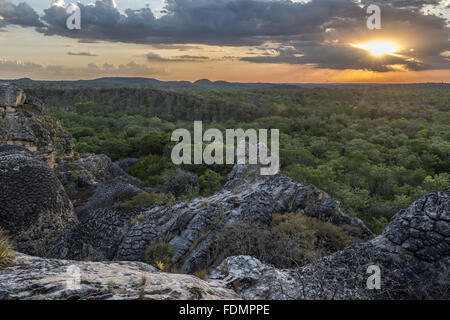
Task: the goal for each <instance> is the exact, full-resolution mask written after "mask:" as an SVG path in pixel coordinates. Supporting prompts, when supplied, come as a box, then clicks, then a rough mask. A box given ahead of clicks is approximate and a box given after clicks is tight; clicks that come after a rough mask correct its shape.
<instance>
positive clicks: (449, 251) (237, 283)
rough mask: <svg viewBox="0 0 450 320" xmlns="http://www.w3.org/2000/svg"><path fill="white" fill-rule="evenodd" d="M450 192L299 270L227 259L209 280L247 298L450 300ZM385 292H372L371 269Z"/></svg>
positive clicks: (432, 196)
mask: <svg viewBox="0 0 450 320" xmlns="http://www.w3.org/2000/svg"><path fill="white" fill-rule="evenodd" d="M449 227H450V189H447V190H445V191H442V192H438V193H435V194H430V195H428V196H426V197H424V198H422V199H420V200H418V201H416V202H414V203H413V204H412V206H411V207H409V208H408V209H407V210H402V211H400V212H399V213H397V215H395V216H394V218H393V219H392V221H391V223H390V224H389V226H388V227H387V228H386V230H385V231H384V232H383V234H382V235H381V236H379V237H377V238H375V239H373V240H371V241H369V242H366V243H359V244H356V245H354V246H351V247H349V248H347V249H345V250H343V251H340V252H337V253H335V254H333V255H330V256H327V257H325V258H323V259H320V260H318V261H315V262H313V263H311V264H308V265H306V266H301V267H299V268H298V269H296V270H279V269H276V268H274V267H272V266H269V265H266V264H263V263H261V262H260V261H258V260H257V259H255V258H252V257H249V256H238V257H229V258H227V259H226V260H225V261H224V262H223V263H222V264H221V265H220V266H218V267H217V268H216V269H215V270H214V271H213V272H212V274H211V275H210V277H209V278H210V279H215V280H220V281H223V283H224V284H226V285H228V286H230V287H231V285H233V287H234V288H236V287H237V288H238V291H239V292H240V295H241V297H243V298H244V299H450V278H449V274H450V270H449V269H450V236H449V232H448V231H449ZM371 265H376V266H378V267H379V268H380V270H381V274H380V276H381V289H380V290H369V289H367V279H368V277H369V276H370V273H369V274H368V273H367V270H368V267H369V266H371Z"/></svg>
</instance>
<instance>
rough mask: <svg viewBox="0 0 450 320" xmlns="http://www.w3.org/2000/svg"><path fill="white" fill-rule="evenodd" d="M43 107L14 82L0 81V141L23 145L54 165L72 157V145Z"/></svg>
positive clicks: (68, 136)
mask: <svg viewBox="0 0 450 320" xmlns="http://www.w3.org/2000/svg"><path fill="white" fill-rule="evenodd" d="M44 109H45V108H44V105H43V104H42V102H41V101H40V100H39V99H37V98H34V97H27V96H26V95H25V93H24V92H23V91H22V90H21V89H19V88H17V87H16V86H14V85H10V84H6V83H1V84H0V144H10V145H19V146H23V147H25V148H27V149H28V150H30V151H32V152H33V153H34V154H35V155H37V156H38V157H40V158H41V159H42V160H44V161H45V162H46V163H47V164H48V165H49V166H50V167H54V166H55V165H56V163H57V162H59V161H61V160H63V159H67V158H71V157H73V154H74V152H73V150H74V145H73V143H72V139H71V137H70V135H68V134H67V133H66V132H65V131H64V130H63V128H62V127H61V125H60V124H59V123H58V122H57V121H55V120H54V119H52V118H51V117H50V116H49V115H48V114H47V113H46V112H45V110H44Z"/></svg>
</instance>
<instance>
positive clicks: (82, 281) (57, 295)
mask: <svg viewBox="0 0 450 320" xmlns="http://www.w3.org/2000/svg"><path fill="white" fill-rule="evenodd" d="M78 275H79V277H78ZM78 284H79V286H78ZM238 298H239V296H238V295H237V294H236V293H235V292H234V291H232V290H230V289H224V288H222V287H220V286H218V285H217V283H215V282H214V281H211V282H207V281H203V280H200V279H199V278H196V277H194V276H191V275H185V274H170V273H163V272H159V271H158V270H156V269H155V268H154V267H152V266H149V265H147V264H145V263H139V262H117V263H111V262H104V263H100V262H76V261H66V260H53V259H42V258H36V257H30V256H27V255H24V254H20V253H17V254H16V260H15V262H14V265H12V266H10V267H8V268H5V269H2V270H0V300H18V299H20V300H36V299H40V300H140V299H142V300H147V299H148V300H220V299H226V300H230V299H238Z"/></svg>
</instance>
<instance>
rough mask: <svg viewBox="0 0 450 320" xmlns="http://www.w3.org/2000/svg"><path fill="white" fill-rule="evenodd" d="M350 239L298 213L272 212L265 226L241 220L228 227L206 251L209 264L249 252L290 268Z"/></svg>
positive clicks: (251, 254) (332, 249)
mask: <svg viewBox="0 0 450 320" xmlns="http://www.w3.org/2000/svg"><path fill="white" fill-rule="evenodd" d="M352 241H353V239H352V237H350V236H349V235H348V234H347V233H345V232H344V231H343V230H342V229H341V228H339V227H337V226H335V225H332V224H331V223H329V222H323V221H320V220H318V219H315V218H311V217H307V216H304V215H301V214H283V215H281V214H277V215H274V217H273V221H272V224H271V225H270V226H269V227H267V226H264V225H259V224H255V223H251V222H246V221H241V222H240V223H236V224H235V225H233V226H230V227H228V228H227V229H226V230H225V231H224V233H223V234H221V235H220V236H219V237H218V239H216V244H215V246H214V249H213V250H212V252H211V253H210V257H209V260H210V261H211V262H212V263H215V262H219V261H221V260H222V259H223V258H225V257H227V256H233V255H250V256H253V257H255V258H257V259H259V260H261V261H263V262H266V263H270V264H272V265H274V266H276V267H278V268H292V267H296V266H298V265H303V264H305V263H308V262H311V261H313V260H315V259H318V258H320V257H322V256H325V255H328V254H331V253H333V252H336V251H339V250H342V249H344V248H345V247H346V246H348V245H349V244H350V243H351V242H352Z"/></svg>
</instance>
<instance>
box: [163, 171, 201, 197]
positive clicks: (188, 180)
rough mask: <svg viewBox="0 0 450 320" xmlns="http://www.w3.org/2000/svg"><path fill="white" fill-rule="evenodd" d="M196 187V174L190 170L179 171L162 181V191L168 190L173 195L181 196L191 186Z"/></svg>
mask: <svg viewBox="0 0 450 320" xmlns="http://www.w3.org/2000/svg"><path fill="white" fill-rule="evenodd" d="M195 187H198V176H197V175H196V174H193V173H191V172H185V171H179V172H178V173H177V174H176V175H175V176H173V177H171V178H170V179H168V180H167V181H166V182H164V185H163V190H164V192H167V193H168V192H170V193H172V194H173V195H174V196H175V197H179V196H181V195H182V194H183V193H185V192H186V191H188V190H189V189H191V188H195Z"/></svg>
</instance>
